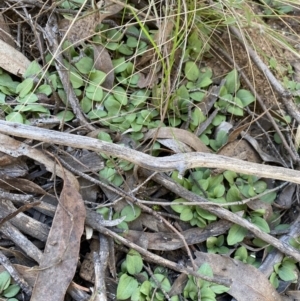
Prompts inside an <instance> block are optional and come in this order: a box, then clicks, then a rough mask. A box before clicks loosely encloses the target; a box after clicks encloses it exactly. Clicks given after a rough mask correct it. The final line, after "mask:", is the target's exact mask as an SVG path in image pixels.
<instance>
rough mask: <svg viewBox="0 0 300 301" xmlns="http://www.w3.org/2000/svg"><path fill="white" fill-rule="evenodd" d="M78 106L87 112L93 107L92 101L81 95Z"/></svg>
mask: <svg viewBox="0 0 300 301" xmlns="http://www.w3.org/2000/svg"><path fill="white" fill-rule="evenodd" d="M80 107H81V109H82V111H83V113H88V112H89V111H90V110H91V109H92V107H93V101H92V100H91V99H90V98H88V97H83V98H82V100H81V101H80Z"/></svg>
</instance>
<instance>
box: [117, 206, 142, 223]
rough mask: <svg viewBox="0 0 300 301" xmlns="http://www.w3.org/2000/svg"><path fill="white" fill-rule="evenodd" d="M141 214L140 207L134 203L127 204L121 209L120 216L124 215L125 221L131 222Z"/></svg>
mask: <svg viewBox="0 0 300 301" xmlns="http://www.w3.org/2000/svg"><path fill="white" fill-rule="evenodd" d="M140 214H141V208H140V207H138V206H136V205H127V206H125V207H124V208H123V209H122V211H121V216H126V218H125V220H124V221H125V222H132V221H134V220H135V219H137V218H138V217H139V216H140Z"/></svg>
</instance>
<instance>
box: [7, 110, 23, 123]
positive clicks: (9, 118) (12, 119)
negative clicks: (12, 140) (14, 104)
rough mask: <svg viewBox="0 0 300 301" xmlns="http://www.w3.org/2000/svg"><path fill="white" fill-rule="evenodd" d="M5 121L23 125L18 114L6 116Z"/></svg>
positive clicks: (21, 117)
mask: <svg viewBox="0 0 300 301" xmlns="http://www.w3.org/2000/svg"><path fill="white" fill-rule="evenodd" d="M5 120H6V121H10V122H17V123H24V119H23V116H22V114H20V113H19V112H12V113H10V114H8V115H7V116H6V118H5Z"/></svg>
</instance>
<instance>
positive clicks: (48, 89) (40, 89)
mask: <svg viewBox="0 0 300 301" xmlns="http://www.w3.org/2000/svg"><path fill="white" fill-rule="evenodd" d="M36 93H42V94H45V95H47V96H49V95H50V94H52V89H51V86H49V85H45V84H44V85H40V86H39V87H38V88H37V89H36Z"/></svg>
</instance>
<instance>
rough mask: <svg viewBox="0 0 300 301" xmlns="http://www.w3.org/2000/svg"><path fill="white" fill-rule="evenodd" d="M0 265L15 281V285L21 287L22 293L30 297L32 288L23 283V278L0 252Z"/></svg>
mask: <svg viewBox="0 0 300 301" xmlns="http://www.w3.org/2000/svg"><path fill="white" fill-rule="evenodd" d="M0 263H1V265H3V266H4V267H5V269H6V270H7V272H9V274H10V275H11V277H12V278H13V279H14V280H15V281H16V283H17V284H18V285H19V286H20V287H21V289H22V291H23V292H24V293H25V294H26V295H27V296H31V293H32V288H31V287H30V285H29V284H28V283H27V282H26V281H25V279H24V278H23V277H21V275H20V274H19V273H18V271H17V270H16V269H15V267H14V266H13V265H12V264H11V263H10V261H9V259H8V258H7V257H6V256H5V255H4V254H3V253H2V252H1V251H0Z"/></svg>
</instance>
